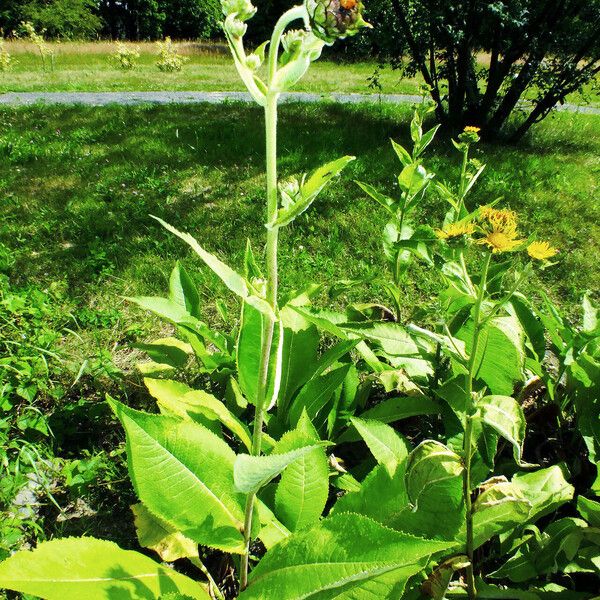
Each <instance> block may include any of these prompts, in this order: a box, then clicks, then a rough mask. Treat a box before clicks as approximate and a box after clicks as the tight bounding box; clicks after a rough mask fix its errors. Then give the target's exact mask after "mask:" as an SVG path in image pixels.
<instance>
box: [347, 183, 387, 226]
mask: <svg viewBox="0 0 600 600" xmlns="http://www.w3.org/2000/svg"><path fill="white" fill-rule="evenodd" d="M354 183H356V185H358V187H360V188H361V189H362V190H363V192H365V193H366V194H368V195H369V196H371V198H373V200H375V201H376V202H378V203H379V204H381V206H383V208H385V209H386V210H387V211H388V212H389V213H390V214H391V215H393V216H394V217H395V216H396V212H395V211H394V210H393V209H392V207H393V206H394V200H393V199H392V198H390V197H389V196H386V195H384V194H382V193H381V192H379V191H377V190H376V189H375V188H374V187H373V186H372V185H369V184H368V183H363V182H362V181H355V182H354Z"/></svg>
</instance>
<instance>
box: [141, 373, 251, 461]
mask: <svg viewBox="0 0 600 600" xmlns="http://www.w3.org/2000/svg"><path fill="white" fill-rule="evenodd" d="M144 383H145V384H146V387H147V388H148V391H149V392H150V394H151V395H152V396H153V397H154V398H156V401H157V402H158V405H159V407H160V408H161V410H162V411H163V412H164V411H165V410H166V412H167V413H168V414H171V415H177V416H178V417H182V418H191V419H195V417H197V416H202V417H204V419H208V420H211V421H215V420H217V421H219V422H221V423H222V424H223V425H225V427H227V429H229V431H231V432H232V433H233V434H235V435H236V436H237V437H238V438H239V440H240V441H241V442H242V443H243V444H244V446H246V448H247V449H248V450H250V448H251V447H252V440H251V437H250V431H249V430H248V427H247V426H246V425H245V424H244V423H242V421H240V420H239V419H238V418H237V417H236V416H235V415H234V414H232V413H231V412H230V411H229V409H228V408H227V407H226V406H225V404H223V402H221V401H220V400H219V399H217V398H215V397H214V396H213V395H212V394H209V393H207V392H205V391H203V390H193V389H192V388H190V387H188V386H187V385H185V384H184V383H181V382H179V381H172V380H169V379H148V378H146V379H144ZM200 422H201V424H203V423H202V421H200Z"/></svg>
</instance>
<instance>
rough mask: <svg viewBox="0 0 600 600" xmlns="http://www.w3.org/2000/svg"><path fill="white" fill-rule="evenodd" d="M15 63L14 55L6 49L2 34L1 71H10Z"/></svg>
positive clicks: (0, 40)
mask: <svg viewBox="0 0 600 600" xmlns="http://www.w3.org/2000/svg"><path fill="white" fill-rule="evenodd" d="M13 63H14V60H13V57H12V56H11V54H10V53H9V51H8V50H7V49H6V44H5V42H4V38H3V37H1V36H0V71H2V72H4V71H8V70H9V69H10V67H11V65H12V64H13Z"/></svg>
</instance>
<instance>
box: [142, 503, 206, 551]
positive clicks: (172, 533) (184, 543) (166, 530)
mask: <svg viewBox="0 0 600 600" xmlns="http://www.w3.org/2000/svg"><path fill="white" fill-rule="evenodd" d="M131 510H132V511H133V515H134V521H135V529H136V532H137V536H138V541H139V543H140V546H143V547H144V548H149V549H150V550H154V551H155V552H156V553H157V554H158V555H159V556H160V558H161V560H163V561H165V562H173V561H175V560H178V559H179V558H190V557H191V558H197V557H198V544H196V542H194V541H193V540H190V539H189V538H186V537H185V536H184V535H183V534H182V533H180V532H179V531H176V530H174V529H173V528H172V527H170V526H169V524H168V523H165V522H164V521H163V520H162V519H159V518H158V517H156V516H154V515H153V514H152V513H151V512H150V511H149V510H148V509H147V508H146V507H145V506H144V505H143V504H142V503H139V504H134V505H133V506H132V507H131Z"/></svg>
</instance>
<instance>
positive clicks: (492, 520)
mask: <svg viewBox="0 0 600 600" xmlns="http://www.w3.org/2000/svg"><path fill="white" fill-rule="evenodd" d="M482 488H483V491H482V492H481V493H480V494H479V496H477V499H476V501H475V503H474V504H473V532H474V540H473V543H474V548H479V546H481V545H482V544H484V543H485V542H487V541H488V540H490V539H491V538H492V537H494V536H495V535H499V534H501V533H504V532H505V531H510V530H512V529H514V528H515V527H517V526H518V525H522V524H523V523H524V522H526V521H527V519H528V517H529V513H530V511H531V503H530V502H529V500H527V498H526V497H525V496H524V495H523V493H522V492H521V490H520V489H519V488H518V487H517V486H516V485H515V484H514V483H511V482H510V481H507V480H506V479H504V478H496V479H495V480H492V481H491V482H490V483H487V484H486V483H484V484H482Z"/></svg>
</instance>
